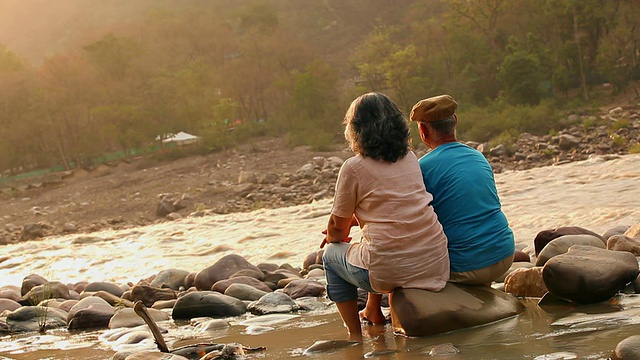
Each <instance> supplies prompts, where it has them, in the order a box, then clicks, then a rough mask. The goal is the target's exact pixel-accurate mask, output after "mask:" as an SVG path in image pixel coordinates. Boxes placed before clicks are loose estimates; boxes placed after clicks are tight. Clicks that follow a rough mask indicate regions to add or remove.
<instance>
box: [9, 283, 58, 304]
mask: <svg viewBox="0 0 640 360" xmlns="http://www.w3.org/2000/svg"><path fill="white" fill-rule="evenodd" d="M48 299H65V300H67V299H71V294H70V293H69V288H67V285H65V284H63V283H61V282H58V281H51V282H46V283H44V284H41V285H37V286H34V287H33V288H31V289H30V290H29V291H28V292H27V293H26V294H24V296H22V297H21V298H20V300H19V301H18V303H20V304H21V305H25V306H28V305H38V304H39V303H40V302H41V301H43V300H48Z"/></svg>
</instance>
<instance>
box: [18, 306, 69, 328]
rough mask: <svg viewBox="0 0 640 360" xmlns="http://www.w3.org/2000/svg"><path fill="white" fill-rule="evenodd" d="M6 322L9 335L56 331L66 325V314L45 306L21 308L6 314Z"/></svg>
mask: <svg viewBox="0 0 640 360" xmlns="http://www.w3.org/2000/svg"><path fill="white" fill-rule="evenodd" d="M6 321H7V325H8V330H9V332H10V333H23V332H32V331H39V330H40V329H41V328H44V329H57V328H61V327H64V326H66V325H67V313H66V312H65V311H62V310H60V309H56V308H49V307H45V306H22V307H19V308H17V309H16V310H15V311H13V312H10V313H8V314H7V317H6Z"/></svg>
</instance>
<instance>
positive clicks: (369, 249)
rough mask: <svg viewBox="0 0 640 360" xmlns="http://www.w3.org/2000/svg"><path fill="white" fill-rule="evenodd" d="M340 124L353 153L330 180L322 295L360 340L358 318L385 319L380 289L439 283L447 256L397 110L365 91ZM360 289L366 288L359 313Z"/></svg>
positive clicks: (442, 283) (432, 287)
mask: <svg viewBox="0 0 640 360" xmlns="http://www.w3.org/2000/svg"><path fill="white" fill-rule="evenodd" d="M344 125H345V132H344V133H345V138H346V139H347V141H348V142H349V145H350V148H351V150H352V151H354V152H355V153H356V155H355V156H353V157H351V158H349V159H347V160H346V161H345V162H344V164H343V165H342V168H341V169H340V173H339V175H338V180H337V181H336V191H335V196H334V200H333V208H332V209H331V216H330V218H329V223H328V225H327V230H326V231H325V233H326V237H325V239H324V241H323V244H322V245H324V244H325V243H328V245H327V247H326V249H325V251H324V255H323V263H324V268H325V272H326V278H327V294H328V296H329V298H330V299H331V300H332V301H334V302H335V303H336V305H337V307H338V311H339V312H340V316H341V317H342V320H343V321H344V323H345V326H346V327H347V331H348V333H349V338H350V339H354V340H361V339H362V329H361V324H360V321H361V319H362V320H366V321H370V322H372V323H374V324H384V323H385V318H384V315H383V314H382V311H381V310H380V300H381V297H382V294H383V293H392V292H393V290H394V289H395V288H399V287H402V288H419V289H426V290H432V291H439V290H441V289H442V288H444V286H445V284H446V282H447V280H448V279H449V257H448V253H447V238H446V236H445V235H444V232H443V231H442V226H441V225H440V223H439V222H438V219H437V217H436V214H435V213H434V211H433V208H432V207H431V206H430V205H429V203H430V202H431V200H432V196H431V195H430V194H429V193H427V191H426V190H425V187H424V183H423V181H422V173H421V172H420V166H419V165H418V159H417V158H416V156H415V154H414V153H413V152H411V151H410V134H409V125H408V123H407V121H406V119H405V118H404V116H403V114H402V112H401V111H400V109H398V107H397V106H396V105H395V104H394V103H393V101H392V100H391V99H389V98H388V97H387V96H385V95H383V94H380V93H368V94H364V95H362V96H360V97H358V98H357V99H355V100H354V101H353V102H352V103H351V106H350V107H349V109H348V110H347V113H346V115H345V117H344ZM356 225H358V226H360V228H361V229H362V239H361V241H360V242H357V243H353V244H351V243H349V241H350V240H351V238H350V237H349V232H350V229H351V227H352V226H356ZM322 245H321V246H322ZM358 288H361V289H364V290H366V291H368V292H369V296H368V301H367V305H366V307H365V309H364V310H363V311H362V312H361V313H360V315H358V303H357V298H358V295H357V289H358ZM390 302H391V297H390Z"/></svg>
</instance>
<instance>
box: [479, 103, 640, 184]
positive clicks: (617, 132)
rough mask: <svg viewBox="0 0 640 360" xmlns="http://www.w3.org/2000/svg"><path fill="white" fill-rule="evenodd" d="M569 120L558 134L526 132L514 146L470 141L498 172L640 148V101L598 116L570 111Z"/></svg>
mask: <svg viewBox="0 0 640 360" xmlns="http://www.w3.org/2000/svg"><path fill="white" fill-rule="evenodd" d="M567 123H568V124H569V125H568V126H567V127H566V128H565V129H562V130H560V131H558V132H557V133H555V134H548V135H544V136H535V135H532V134H529V133H522V134H520V137H519V138H518V140H517V141H516V142H515V144H513V146H509V145H508V144H499V145H497V146H495V147H491V148H490V147H489V145H488V144H486V143H485V144H480V143H477V142H472V141H471V142H468V143H467V145H469V146H471V147H473V148H476V149H478V150H479V151H481V152H482V153H483V154H484V155H485V156H486V157H487V159H488V160H489V162H490V163H491V166H492V167H493V169H494V172H496V173H500V172H502V171H505V170H526V169H531V168H534V167H541V166H549V165H560V164H565V163H568V162H572V161H581V160H586V159H588V158H589V156H590V155H607V154H618V155H622V154H628V153H629V151H630V150H632V151H640V145H639V144H638V139H639V137H638V134H639V133H640V105H635V106H627V107H625V108H623V107H616V108H614V109H611V110H610V111H609V112H608V113H606V114H600V115H597V116H595V115H583V116H579V115H570V116H569V117H568V119H567Z"/></svg>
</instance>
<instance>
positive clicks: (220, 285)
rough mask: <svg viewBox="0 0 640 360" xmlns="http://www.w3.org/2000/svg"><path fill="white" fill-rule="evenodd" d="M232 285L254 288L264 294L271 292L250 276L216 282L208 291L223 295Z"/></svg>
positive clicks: (267, 287) (263, 284)
mask: <svg viewBox="0 0 640 360" xmlns="http://www.w3.org/2000/svg"><path fill="white" fill-rule="evenodd" d="M233 284H245V285H249V286H253V287H254V288H256V289H258V290H262V291H264V292H271V291H272V290H271V288H270V287H269V286H267V285H266V284H265V283H263V282H262V281H260V280H258V279H256V278H253V277H251V276H237V277H233V278H229V279H225V280H220V281H216V283H215V284H213V286H212V287H211V289H210V290H212V291H217V292H219V293H221V294H224V293H225V291H227V288H228V287H229V286H231V285H233Z"/></svg>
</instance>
